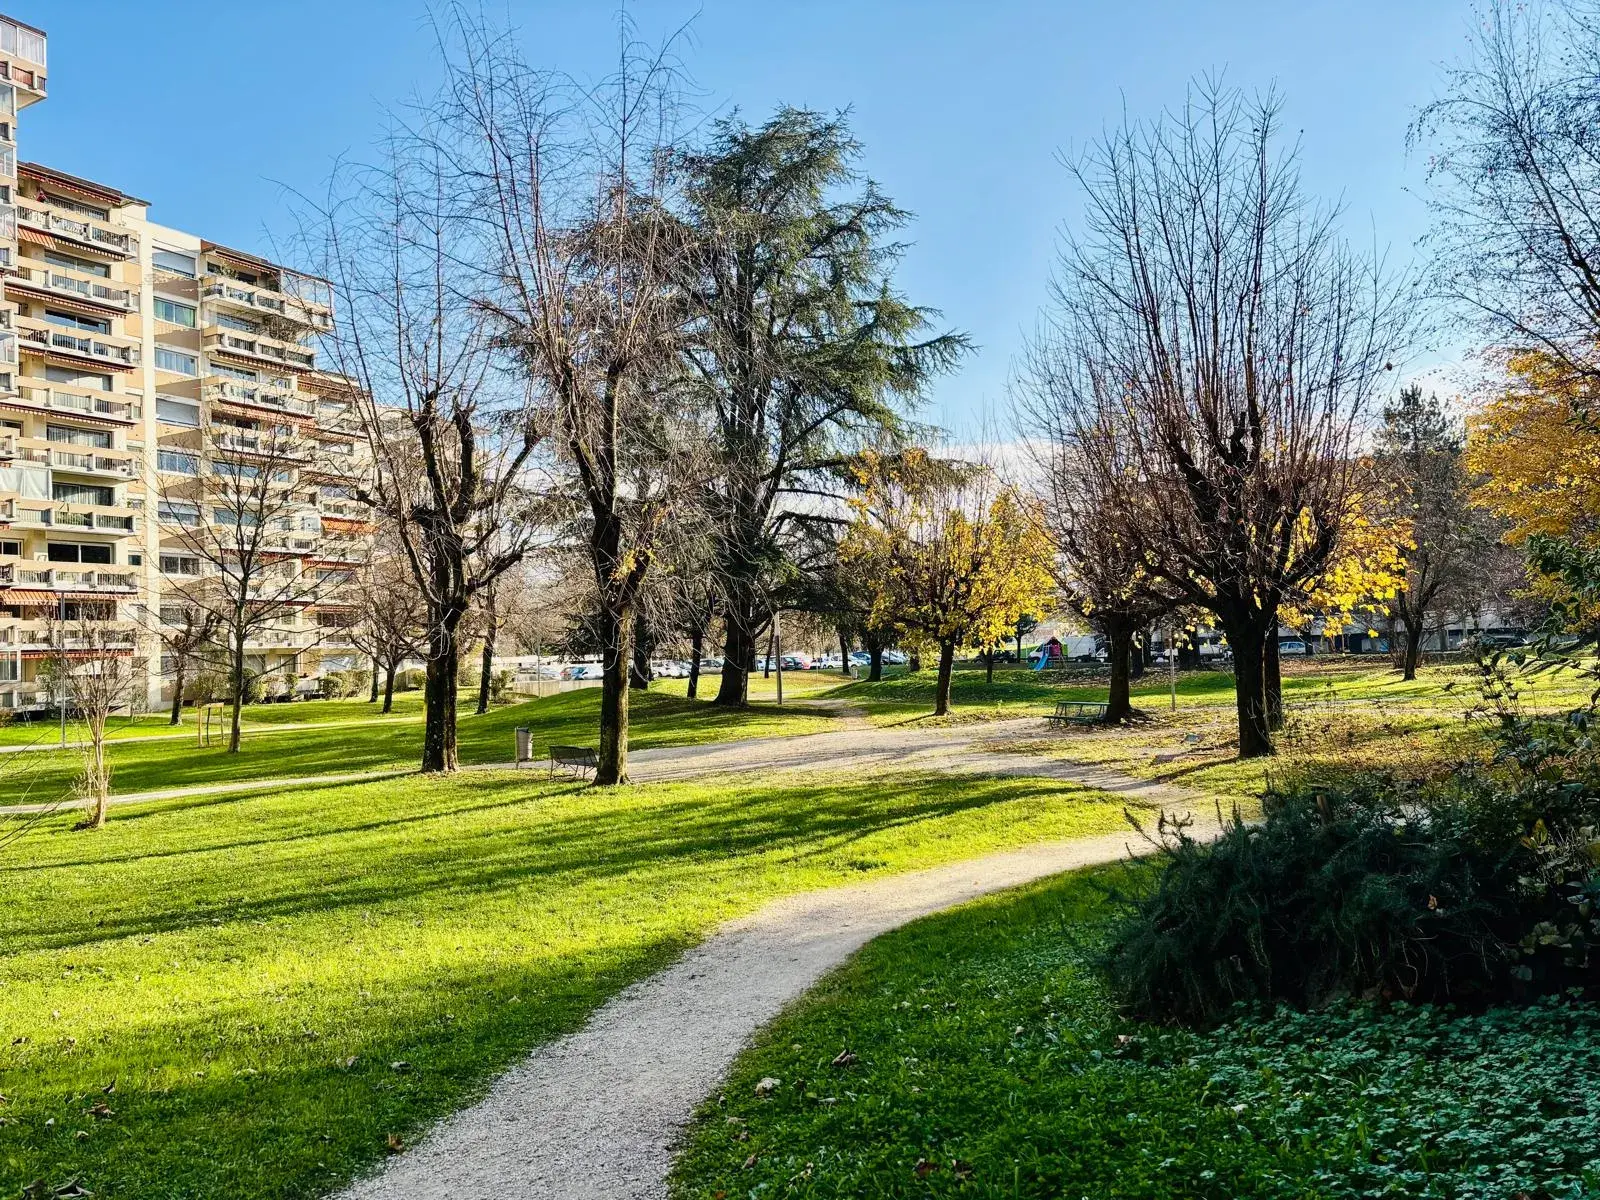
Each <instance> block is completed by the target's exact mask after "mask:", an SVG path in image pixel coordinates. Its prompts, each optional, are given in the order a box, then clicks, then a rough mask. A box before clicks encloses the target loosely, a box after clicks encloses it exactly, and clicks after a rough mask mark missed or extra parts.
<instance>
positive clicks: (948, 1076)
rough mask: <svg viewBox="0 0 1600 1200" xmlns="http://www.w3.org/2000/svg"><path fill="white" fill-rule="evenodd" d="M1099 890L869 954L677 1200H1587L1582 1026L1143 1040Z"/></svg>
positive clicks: (773, 1033)
mask: <svg viewBox="0 0 1600 1200" xmlns="http://www.w3.org/2000/svg"><path fill="white" fill-rule="evenodd" d="M1127 869H1128V868H1122V869H1120V870H1123V871H1125V870H1127ZM1102 887H1103V880H1102V879H1101V878H1098V877H1097V876H1095V875H1087V874H1076V875H1070V876H1064V877H1061V878H1059V879H1057V880H1053V881H1049V882H1046V883H1044V884H1041V885H1036V886H1034V887H1031V888H1027V889H1024V890H1022V891H1019V892H1016V893H1011V894H1007V895H1003V896H999V897H995V898H990V899H987V900H982V901H978V902H976V903H974V904H971V905H968V906H965V907H963V908H960V909H956V910H953V911H952V912H949V913H946V914H941V915H938V916H935V917H931V918H928V919H926V920H923V921H920V922H918V923H916V924H913V925H910V926H907V927H906V928H905V929H902V930H899V931H897V932H894V933H891V934H888V935H886V936H884V937H882V938H879V939H878V940H877V941H875V942H873V943H871V944H870V945H868V946H867V947H866V948H865V949H864V950H863V951H862V952H861V953H860V954H859V955H858V956H857V957H856V958H855V959H854V960H853V961H852V962H851V963H849V964H847V965H846V967H845V968H843V969H842V970H840V971H839V972H837V973H835V974H834V975H832V976H830V977H829V978H828V979H827V980H825V981H824V982H823V983H822V984H821V985H820V986H819V987H818V988H816V989H815V990H814V991H812V992H811V993H810V994H809V995H807V996H806V997H805V998H804V999H802V1000H801V1001H800V1002H798V1003H797V1004H796V1005H794V1006H793V1007H792V1008H791V1009H790V1010H789V1011H788V1012H787V1013H785V1014H784V1015H783V1016H782V1017H781V1018H780V1019H779V1020H778V1021H777V1022H775V1023H774V1024H773V1025H772V1026H770V1027H769V1028H768V1029H767V1030H765V1031H764V1032H763V1033H762V1034H761V1035H760V1037H759V1039H758V1040H757V1042H756V1043H755V1044H754V1045H753V1046H752V1047H751V1048H750V1049H748V1050H747V1051H746V1052H745V1053H744V1054H743V1055H742V1056H741V1057H740V1059H739V1060H738V1062H737V1063H736V1065H735V1067H734V1069H733V1071H732V1073H731V1075H730V1077H729V1079H728V1080H727V1082H726V1084H725V1087H724V1088H723V1089H722V1092H721V1094H720V1095H719V1096H718V1097H717V1098H715V1099H714V1100H713V1101H712V1102H710V1103H708V1104H707V1105H705V1106H704V1108H703V1109H702V1111H701V1112H700V1114H699V1116H698V1119H697V1121H696V1123H695V1125H694V1127H693V1129H692V1130H691V1133H690V1136H689V1139H688V1143H687V1146H686V1149H685V1152H684V1153H683V1155H682V1156H681V1158H680V1160H679V1162H678V1165H677V1169H676V1174H675V1179H674V1188H673V1195H674V1196H675V1197H676V1198H677V1200H731V1198H734V1197H738V1198H741V1200H744V1198H755V1197H759V1198H761V1200H789V1198H799V1197H808V1198H812V1197H815V1198H820V1197H868V1196H870V1197H873V1198H874V1200H884V1198H894V1197H919V1198H920V1197H927V1196H960V1197H973V1198H981V1200H1024V1198H1027V1200H1056V1198H1057V1197H1078V1196H1085V1197H1095V1198H1096V1200H1100V1198H1102V1197H1105V1198H1114V1197H1141V1198H1146V1200H1157V1198H1171V1200H1180V1198H1182V1200H1189V1198H1214V1200H1234V1198H1243V1197H1249V1198H1260V1200H1268V1198H1271V1200H1297V1198H1300V1197H1320V1198H1324V1200H1330V1198H1334V1197H1338V1198H1345V1197H1349V1198H1352V1200H1353V1198H1355V1197H1366V1196H1377V1195H1383V1196H1396V1197H1419V1198H1420V1197H1430V1198H1445V1197H1452V1198H1460V1200H1467V1198H1472V1200H1491V1198H1494V1200H1510V1198H1512V1197H1517V1196H1525V1197H1528V1198H1529V1200H1532V1198H1534V1197H1540V1198H1544V1200H1550V1198H1554V1197H1563V1198H1567V1197H1570V1198H1572V1200H1576V1198H1577V1197H1580V1196H1592V1195H1595V1194H1596V1188H1597V1187H1600V1010H1596V1009H1595V1008H1594V1007H1593V1006H1588V1005H1550V1006H1540V1007H1536V1008H1533V1009H1527V1010H1521V1011H1504V1010H1503V1011H1499V1012H1493V1013H1490V1014H1489V1015H1487V1016H1484V1017H1469V1016H1462V1015H1459V1014H1456V1013H1453V1012H1450V1011H1448V1010H1435V1009H1428V1008H1421V1009H1417V1008H1408V1007H1406V1006H1403V1005H1402V1006H1398V1007H1397V1008H1395V1009H1392V1010H1390V1011H1388V1012H1386V1013H1377V1012H1374V1011H1372V1010H1369V1009H1366V1008H1364V1007H1361V1006H1356V1005H1342V1006H1337V1007H1335V1008H1333V1009H1331V1010H1329V1011H1326V1012H1323V1013H1319V1014H1314V1015H1310V1016H1302V1015H1298V1014H1293V1013H1287V1012H1285V1013H1281V1014H1279V1015H1277V1016H1274V1017H1266V1018H1256V1019H1240V1020H1238V1021H1235V1022H1233V1023H1230V1024H1229V1025H1225V1026H1223V1027H1222V1028H1221V1029H1219V1030H1213V1031H1210V1032H1208V1033H1205V1034H1191V1033H1188V1032H1185V1031H1182V1030H1176V1029H1157V1028H1152V1027H1148V1026H1141V1025H1137V1024H1134V1023H1132V1022H1129V1021H1127V1020H1125V1019H1123V1018H1121V1017H1119V1016H1118V1014H1117V1012H1116V1010H1115V1008H1114V1006H1113V1005H1112V1004H1111V1002H1110V1000H1109V998H1108V996H1107V994H1106V992H1105V990H1104V988H1103V986H1102V985H1101V983H1100V982H1099V980H1098V978H1097V976H1096V975H1095V973H1094V971H1093V970H1092V969H1091V968H1090V967H1089V966H1088V965H1087V963H1088V961H1089V959H1090V958H1091V957H1092V952H1091V948H1092V945H1093V941H1094V936H1095V929H1096V925H1097V923H1098V922H1100V921H1101V920H1102V919H1103V918H1104V916H1105V915H1106V913H1107V908H1108V906H1107V902H1106V901H1105V900H1104V898H1103V893H1102V891H1101V888H1102ZM841 1056H842V1057H841ZM764 1079H775V1080H777V1081H778V1083H777V1086H776V1087H775V1088H774V1089H773V1090H772V1091H771V1094H770V1096H767V1097H765V1098H763V1097H761V1096H758V1094H757V1084H758V1083H759V1082H760V1081H762V1080H764Z"/></svg>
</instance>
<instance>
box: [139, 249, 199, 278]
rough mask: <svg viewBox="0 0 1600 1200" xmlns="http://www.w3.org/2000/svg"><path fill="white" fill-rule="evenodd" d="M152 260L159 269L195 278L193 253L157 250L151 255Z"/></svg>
mask: <svg viewBox="0 0 1600 1200" xmlns="http://www.w3.org/2000/svg"><path fill="white" fill-rule="evenodd" d="M150 261H151V262H152V263H154V264H155V268H156V270H158V271H168V272H171V273H172V274H173V275H182V276H184V277H185V278H186V279H193V278H194V255H192V254H183V253H180V252H179V251H177V250H157V251H156V252H155V253H154V254H152V255H151V256H150Z"/></svg>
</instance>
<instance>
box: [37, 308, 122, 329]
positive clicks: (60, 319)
mask: <svg viewBox="0 0 1600 1200" xmlns="http://www.w3.org/2000/svg"><path fill="white" fill-rule="evenodd" d="M44 319H45V320H46V321H49V322H50V324H52V325H60V326H62V327H63V328H65V329H86V330H88V331H89V332H90V333H110V332H111V322H110V321H103V320H101V319H99V318H97V317H80V316H79V315H78V314H77V313H69V312H58V311H57V310H56V309H53V308H47V309H45V310H44Z"/></svg>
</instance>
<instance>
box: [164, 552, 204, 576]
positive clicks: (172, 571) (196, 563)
mask: <svg viewBox="0 0 1600 1200" xmlns="http://www.w3.org/2000/svg"><path fill="white" fill-rule="evenodd" d="M161 573H162V574H163V575H198V574H200V560H199V559H198V558H196V557H195V556H194V555H190V554H163V555H162V556H161Z"/></svg>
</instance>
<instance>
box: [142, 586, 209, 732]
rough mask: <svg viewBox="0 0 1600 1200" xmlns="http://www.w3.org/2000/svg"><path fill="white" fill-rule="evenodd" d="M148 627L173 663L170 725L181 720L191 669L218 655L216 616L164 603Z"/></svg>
mask: <svg viewBox="0 0 1600 1200" xmlns="http://www.w3.org/2000/svg"><path fill="white" fill-rule="evenodd" d="M148 624H149V625H150V626H151V627H152V632H154V634H155V636H156V637H157V638H158V639H159V641H160V643H161V652H162V657H163V658H169V659H171V661H172V709H171V719H170V720H169V721H168V724H169V725H176V724H178V723H179V722H180V721H181V720H182V717H183V689H184V685H185V683H186V682H187V681H188V678H189V674H190V672H191V670H196V669H199V668H201V667H203V666H208V665H210V664H211V663H212V662H214V661H215V660H216V659H217V658H218V657H219V656H220V650H219V647H218V645H217V629H218V621H217V614H216V613H215V612H212V611H210V610H208V609H204V608H197V607H195V606H194V605H191V604H184V603H174V604H164V605H162V606H161V610H160V611H159V612H158V613H155V614H154V620H153V621H149V622H148Z"/></svg>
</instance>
